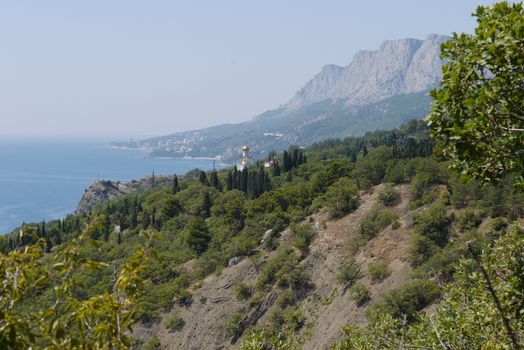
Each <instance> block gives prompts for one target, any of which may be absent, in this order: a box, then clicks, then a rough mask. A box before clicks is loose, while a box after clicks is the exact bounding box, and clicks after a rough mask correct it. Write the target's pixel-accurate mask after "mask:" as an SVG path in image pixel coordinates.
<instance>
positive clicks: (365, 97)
mask: <svg viewBox="0 0 524 350" xmlns="http://www.w3.org/2000/svg"><path fill="white" fill-rule="evenodd" d="M448 39H449V37H447V36H443V35H436V34H432V35H430V36H428V37H427V38H426V39H425V40H419V39H411V38H407V39H399V40H390V41H385V42H383V43H382V45H380V48H379V49H378V50H376V51H359V52H357V53H356V54H355V56H354V57H353V61H352V62H351V63H350V64H349V65H348V66H346V67H340V66H335V65H328V66H325V67H324V68H322V70H321V71H320V73H318V74H317V75H316V76H315V77H314V78H313V79H312V80H310V81H309V82H308V83H306V85H305V86H304V87H303V88H302V89H300V90H299V91H298V92H297V94H296V95H295V96H294V97H293V98H292V99H291V100H290V101H289V103H288V104H287V105H286V107H288V108H292V109H297V108H301V107H304V106H307V105H309V104H312V103H315V102H319V101H323V100H327V99H332V100H335V101H336V100H340V99H347V101H346V104H347V105H363V104H368V103H373V102H377V101H380V100H382V99H384V98H388V97H391V96H395V95H400V94H410V93H415V92H421V91H425V90H428V89H430V88H432V87H434V86H435V85H436V84H437V83H438V82H439V81H440V78H441V66H442V61H441V60H440V58H439V53H440V44H442V43H443V42H445V41H446V40H448Z"/></svg>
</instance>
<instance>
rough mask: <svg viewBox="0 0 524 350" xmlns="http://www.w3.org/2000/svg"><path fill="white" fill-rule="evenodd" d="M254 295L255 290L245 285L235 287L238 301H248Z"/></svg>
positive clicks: (239, 284) (240, 284)
mask: <svg viewBox="0 0 524 350" xmlns="http://www.w3.org/2000/svg"><path fill="white" fill-rule="evenodd" d="M252 293H253V289H252V288H251V287H250V286H248V285H247V284H245V283H238V284H237V285H236V286H235V294H236V297H237V299H238V300H247V299H249V298H250V297H251V294H252Z"/></svg>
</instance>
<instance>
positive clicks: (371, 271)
mask: <svg viewBox="0 0 524 350" xmlns="http://www.w3.org/2000/svg"><path fill="white" fill-rule="evenodd" d="M390 274H391V270H390V269H389V266H388V264H386V263H385V262H383V261H379V262H375V263H370V264H369V265H368V275H369V278H370V279H371V281H373V282H382V281H383V280H384V279H385V278H387V277H388V276H389V275H390Z"/></svg>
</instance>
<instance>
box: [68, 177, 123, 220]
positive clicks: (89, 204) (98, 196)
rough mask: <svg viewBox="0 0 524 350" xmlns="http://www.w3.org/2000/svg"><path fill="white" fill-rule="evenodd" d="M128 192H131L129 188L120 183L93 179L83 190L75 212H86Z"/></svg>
mask: <svg viewBox="0 0 524 350" xmlns="http://www.w3.org/2000/svg"><path fill="white" fill-rule="evenodd" d="M129 193H131V189H130V188H129V187H127V186H125V185H122V184H121V183H118V182H112V181H104V180H100V181H95V182H94V183H93V184H91V185H90V186H89V187H88V188H86V190H85V191H84V194H83V195H82V199H80V202H79V203H78V206H77V207H76V210H75V213H76V214H80V213H87V212H89V211H90V210H91V209H93V207H94V206H96V205H98V204H101V203H105V202H107V201H110V200H112V199H115V198H117V197H120V196H123V195H126V194H129Z"/></svg>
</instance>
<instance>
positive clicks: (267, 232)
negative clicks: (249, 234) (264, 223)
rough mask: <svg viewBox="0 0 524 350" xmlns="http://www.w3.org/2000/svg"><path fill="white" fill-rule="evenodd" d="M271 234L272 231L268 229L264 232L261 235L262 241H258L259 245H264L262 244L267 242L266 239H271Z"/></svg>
mask: <svg viewBox="0 0 524 350" xmlns="http://www.w3.org/2000/svg"><path fill="white" fill-rule="evenodd" d="M272 234H273V229H269V230H267V231H266V232H264V234H263V235H262V239H261V240H260V244H264V242H265V241H267V239H268V238H269V237H271V235H272Z"/></svg>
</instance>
